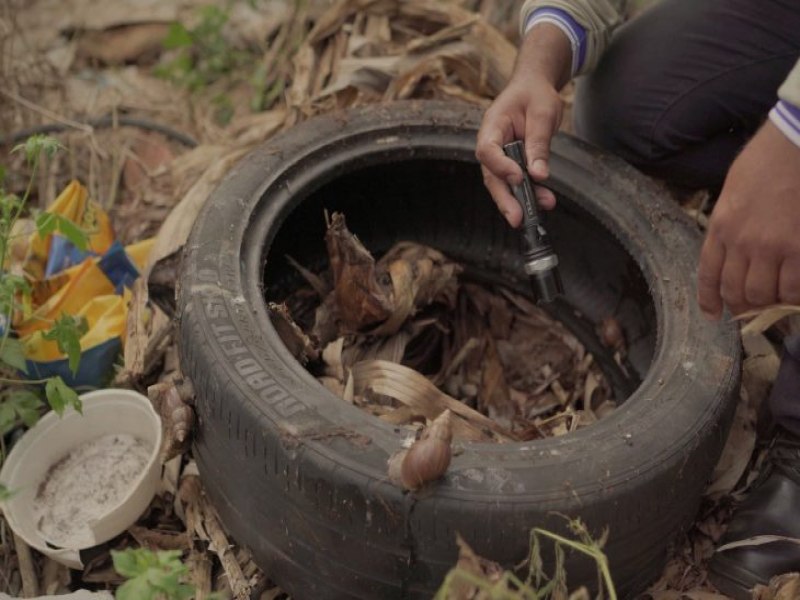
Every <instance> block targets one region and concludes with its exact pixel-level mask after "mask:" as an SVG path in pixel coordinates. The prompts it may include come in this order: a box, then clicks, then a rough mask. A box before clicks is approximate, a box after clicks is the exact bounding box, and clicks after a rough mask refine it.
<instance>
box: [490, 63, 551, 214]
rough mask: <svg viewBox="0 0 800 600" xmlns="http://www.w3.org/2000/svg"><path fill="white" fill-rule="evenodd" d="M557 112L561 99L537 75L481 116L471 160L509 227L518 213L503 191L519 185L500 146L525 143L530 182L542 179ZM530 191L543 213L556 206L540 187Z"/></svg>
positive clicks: (518, 82)
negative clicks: (514, 142)
mask: <svg viewBox="0 0 800 600" xmlns="http://www.w3.org/2000/svg"><path fill="white" fill-rule="evenodd" d="M561 111H562V101H561V98H560V97H559V95H558V92H557V91H556V90H555V88H554V87H553V85H552V84H551V83H550V82H548V81H547V80H546V79H545V78H543V77H539V76H537V75H533V76H531V77H526V78H522V77H519V76H518V77H516V78H514V79H512V80H511V82H510V83H509V85H508V86H507V87H506V88H505V89H504V90H503V91H502V93H501V94H500V95H499V96H498V97H497V99H496V100H495V101H494V102H493V103H492V105H491V106H490V107H489V109H488V110H487V111H486V114H485V115H484V117H483V122H482V123H481V128H480V131H479V132H478V144H477V147H476V151H475V155H476V156H477V157H478V160H479V161H480V162H481V170H482V171H483V182H484V184H485V185H486V188H487V189H488V190H489V193H490V194H491V195H492V198H493V199H494V201H495V204H497V208H498V209H499V210H500V212H501V213H503V216H505V218H506V220H507V221H508V222H509V223H510V224H511V225H512V226H513V227H517V226H518V225H519V224H520V222H521V221H522V209H521V207H520V205H519V202H517V200H516V199H515V198H514V196H513V195H512V194H511V191H510V190H509V188H508V186H509V184H513V185H518V184H519V183H521V182H522V171H521V170H520V168H519V166H518V165H517V163H516V162H514V161H513V160H512V159H510V158H508V157H507V156H506V155H505V154H504V153H503V145H504V144H507V143H509V142H512V141H514V140H517V139H522V140H524V141H525V157H526V159H527V161H528V173H529V174H530V176H531V177H532V178H533V180H534V181H543V180H545V179H547V177H548V175H549V168H548V163H547V160H548V158H549V156H550V139H551V138H552V137H553V134H554V133H555V132H556V131H558V127H559V125H560V124H561ZM534 191H535V194H536V198H537V200H538V203H539V205H540V206H541V207H542V208H546V209H549V208H553V206H555V203H556V198H555V196H554V195H553V192H551V191H550V190H548V189H546V188H543V187H541V186H535V187H534Z"/></svg>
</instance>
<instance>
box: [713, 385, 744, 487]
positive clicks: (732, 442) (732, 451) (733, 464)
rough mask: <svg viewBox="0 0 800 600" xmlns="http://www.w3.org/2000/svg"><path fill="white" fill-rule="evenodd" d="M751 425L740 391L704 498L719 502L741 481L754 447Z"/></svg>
mask: <svg viewBox="0 0 800 600" xmlns="http://www.w3.org/2000/svg"><path fill="white" fill-rule="evenodd" d="M755 422H756V414H755V411H754V410H753V408H752V407H751V406H750V404H749V403H748V402H747V397H746V392H744V390H743V396H742V400H740V402H739V405H738V406H737V407H736V414H735V416H734V418H733V425H732V426H731V429H730V433H729V434H728V440H727V442H726V443H725V447H724V448H723V450H722V455H721V456H720V459H719V461H718V462H717V466H716V467H715V468H714V473H713V474H712V476H711V482H712V483H711V485H709V486H708V488H707V489H706V491H705V495H706V496H708V497H710V498H712V499H719V498H721V497H722V496H724V495H726V494H729V493H730V492H731V491H733V488H734V487H735V486H736V483H737V482H738V481H739V479H741V477H742V475H743V474H744V472H745V470H746V469H747V465H748V464H749V463H750V457H751V455H752V454H753V449H754V448H755V444H756V431H755Z"/></svg>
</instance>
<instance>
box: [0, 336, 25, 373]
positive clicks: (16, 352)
mask: <svg viewBox="0 0 800 600" xmlns="http://www.w3.org/2000/svg"><path fill="white" fill-rule="evenodd" d="M0 361H2V362H4V363H5V364H7V365H8V366H10V367H13V368H14V369H17V370H18V371H22V372H23V373H27V372H28V367H27V365H26V363H25V346H24V345H23V344H22V342H20V341H19V340H18V339H15V338H10V337H7V338H5V340H4V341H0Z"/></svg>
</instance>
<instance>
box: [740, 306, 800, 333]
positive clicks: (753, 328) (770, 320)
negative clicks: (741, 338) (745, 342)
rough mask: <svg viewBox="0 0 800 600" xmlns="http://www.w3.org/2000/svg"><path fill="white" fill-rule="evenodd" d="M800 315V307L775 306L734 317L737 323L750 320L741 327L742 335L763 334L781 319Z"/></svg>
mask: <svg viewBox="0 0 800 600" xmlns="http://www.w3.org/2000/svg"><path fill="white" fill-rule="evenodd" d="M797 314H800V306H792V305H788V304H776V305H775V306H770V307H769V308H764V309H759V310H751V311H748V312H745V313H742V314H740V315H738V316H737V317H736V320H737V321H742V320H747V319H752V321H750V322H749V323H747V324H746V325H744V326H743V327H742V335H747V334H750V333H763V332H764V331H766V330H767V329H769V328H770V327H772V326H773V325H774V324H775V323H777V322H778V321H780V320H781V319H783V318H785V317H788V316H791V315H797Z"/></svg>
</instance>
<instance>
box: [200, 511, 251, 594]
mask: <svg viewBox="0 0 800 600" xmlns="http://www.w3.org/2000/svg"><path fill="white" fill-rule="evenodd" d="M200 507H201V510H202V514H203V521H204V524H205V527H206V531H207V532H208V535H209V537H210V538H211V549H212V550H213V551H214V552H215V553H216V555H217V556H218V557H219V561H220V563H222V569H223V570H224V571H225V575H226V576H227V577H228V585H229V586H230V588H231V591H232V592H233V597H234V598H235V599H236V600H250V584H249V583H248V582H247V580H246V579H245V577H244V573H242V567H240V566H239V563H238V562H237V561H236V556H234V554H233V551H232V549H231V543H230V542H229V541H228V536H227V534H226V533H225V530H224V529H223V528H222V524H221V523H220V522H219V518H217V513H216V511H215V510H214V507H212V506H211V504H210V503H209V502H208V500H207V499H206V498H205V497H203V498H202V499H201V500H200Z"/></svg>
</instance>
